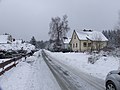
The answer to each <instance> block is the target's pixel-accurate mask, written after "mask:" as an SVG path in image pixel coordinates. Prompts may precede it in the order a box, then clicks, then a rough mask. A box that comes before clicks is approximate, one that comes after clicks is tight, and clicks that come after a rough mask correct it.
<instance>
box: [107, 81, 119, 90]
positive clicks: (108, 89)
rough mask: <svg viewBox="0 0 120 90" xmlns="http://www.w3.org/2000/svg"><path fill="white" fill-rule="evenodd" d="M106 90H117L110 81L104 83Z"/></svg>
mask: <svg viewBox="0 0 120 90" xmlns="http://www.w3.org/2000/svg"><path fill="white" fill-rule="evenodd" d="M106 90H117V89H116V86H115V84H114V83H113V82H112V81H109V82H107V83H106Z"/></svg>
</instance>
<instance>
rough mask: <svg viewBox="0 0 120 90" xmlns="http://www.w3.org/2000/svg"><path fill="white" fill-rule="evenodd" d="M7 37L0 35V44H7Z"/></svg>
mask: <svg viewBox="0 0 120 90" xmlns="http://www.w3.org/2000/svg"><path fill="white" fill-rule="evenodd" d="M8 41H9V40H8V35H0V43H8Z"/></svg>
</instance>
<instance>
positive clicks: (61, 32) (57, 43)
mask: <svg viewBox="0 0 120 90" xmlns="http://www.w3.org/2000/svg"><path fill="white" fill-rule="evenodd" d="M69 30H70V28H69V27H68V20H67V15H64V16H63V19H61V18H60V17H55V18H52V19H51V22H50V31H49V33H48V34H49V35H50V40H53V41H54V46H53V47H54V50H55V51H60V50H61V49H62V45H63V37H66V33H67V32H68V31H69Z"/></svg>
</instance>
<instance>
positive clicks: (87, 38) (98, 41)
mask: <svg viewBox="0 0 120 90" xmlns="http://www.w3.org/2000/svg"><path fill="white" fill-rule="evenodd" d="M107 42H108V39H107V38H106V37H105V36H104V35H103V34H102V33H101V32H98V31H93V30H82V31H79V32H78V31H75V30H74V31H73V34H72V38H71V41H70V45H71V49H72V51H80V52H84V51H91V50H100V49H102V48H104V47H106V45H107Z"/></svg>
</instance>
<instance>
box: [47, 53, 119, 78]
mask: <svg viewBox="0 0 120 90" xmlns="http://www.w3.org/2000/svg"><path fill="white" fill-rule="evenodd" d="M46 52H47V54H49V55H50V56H52V57H54V58H55V59H56V60H59V61H60V62H62V63H64V64H66V65H68V66H70V67H73V68H75V69H77V70H80V71H82V72H85V73H88V74H90V75H92V76H95V77H98V78H100V79H103V80H104V79H105V77H106V75H107V74H108V72H109V71H111V70H116V69H118V66H119V58H117V57H113V56H107V57H104V56H101V57H100V59H99V60H98V61H97V62H96V63H95V64H90V63H88V57H89V56H90V55H88V54H86V53H52V52H49V51H46Z"/></svg>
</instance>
